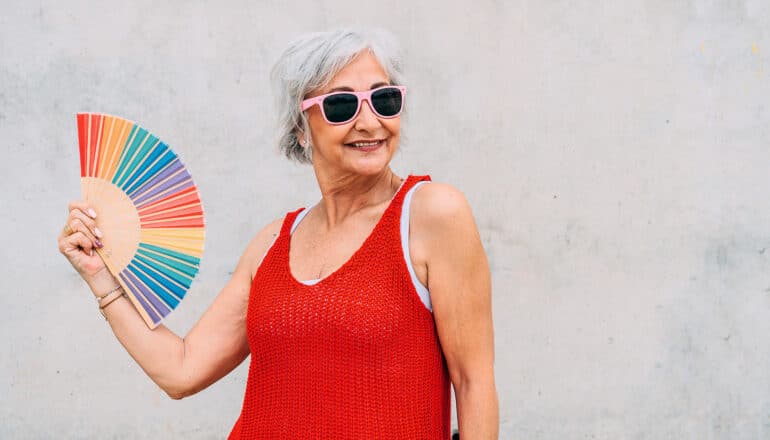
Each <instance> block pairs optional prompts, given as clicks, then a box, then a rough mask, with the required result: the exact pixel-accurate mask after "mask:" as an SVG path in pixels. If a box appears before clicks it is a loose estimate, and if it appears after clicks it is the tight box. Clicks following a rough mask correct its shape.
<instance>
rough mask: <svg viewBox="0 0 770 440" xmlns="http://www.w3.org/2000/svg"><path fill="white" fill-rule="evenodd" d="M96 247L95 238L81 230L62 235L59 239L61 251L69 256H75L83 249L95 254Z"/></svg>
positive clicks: (86, 252)
mask: <svg viewBox="0 0 770 440" xmlns="http://www.w3.org/2000/svg"><path fill="white" fill-rule="evenodd" d="M94 247H95V244H94V242H93V240H91V239H90V238H89V237H88V236H87V235H86V234H84V233H83V232H80V231H78V232H75V233H72V234H70V235H68V236H66V237H62V238H61V239H60V240H59V252H61V253H62V254H64V255H65V256H68V257H73V256H75V254H77V253H79V252H81V251H82V252H84V253H85V254H87V255H90V256H93V255H94Z"/></svg>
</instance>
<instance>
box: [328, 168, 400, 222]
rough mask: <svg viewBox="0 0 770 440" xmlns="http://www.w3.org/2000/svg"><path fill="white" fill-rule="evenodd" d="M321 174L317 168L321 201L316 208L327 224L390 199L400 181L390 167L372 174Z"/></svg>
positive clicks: (340, 220) (342, 219)
mask: <svg viewBox="0 0 770 440" xmlns="http://www.w3.org/2000/svg"><path fill="white" fill-rule="evenodd" d="M322 174H323V173H319V170H316V178H317V179H318V186H319V188H320V189H321V202H320V203H319V204H318V207H317V208H318V210H319V214H320V216H319V217H321V218H323V219H325V220H326V222H327V227H328V228H332V227H334V226H335V225H337V224H339V223H341V222H342V221H344V220H345V219H346V218H347V217H349V216H351V215H353V214H355V213H356V212H358V211H360V210H362V209H365V208H367V207H369V206H374V205H377V204H380V203H384V202H387V201H389V200H390V199H391V198H392V197H393V195H394V194H395V193H396V191H397V190H398V188H399V186H400V185H401V182H402V179H401V178H400V177H398V176H396V174H395V173H393V171H392V170H391V169H390V167H386V168H385V169H384V170H383V171H382V172H380V173H378V174H375V175H371V176H362V175H356V174H348V175H338V176H326V175H322Z"/></svg>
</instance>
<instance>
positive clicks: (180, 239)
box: [77, 113, 204, 328]
mask: <svg viewBox="0 0 770 440" xmlns="http://www.w3.org/2000/svg"><path fill="white" fill-rule="evenodd" d="M77 121H78V138H79V143H80V176H81V187H82V191H83V198H84V199H85V200H86V201H87V202H88V203H89V204H90V205H91V206H93V208H94V209H95V210H96V212H97V218H96V224H97V226H98V227H99V229H100V230H101V231H102V232H103V233H104V238H103V239H102V243H103V244H104V247H103V248H101V249H97V252H99V254H100V255H101V257H102V259H103V260H104V262H105V264H106V266H107V268H108V269H109V271H110V272H112V274H113V275H114V276H115V278H117V279H118V282H120V284H121V286H123V289H124V290H125V291H126V293H127V294H128V297H129V298H130V299H131V302H132V303H133V304H134V307H136V309H137V310H138V311H139V314H140V315H142V318H144V321H145V322H146V323H147V325H148V326H149V327H150V328H155V327H157V326H158V324H160V321H161V320H162V319H163V318H164V317H166V316H167V315H168V314H169V313H171V311H172V310H174V309H175V308H176V307H177V306H178V305H179V303H180V301H181V300H182V299H183V298H184V296H185V293H186V292H187V290H188V289H189V288H190V284H191V282H192V279H193V277H195V275H196V274H197V273H198V268H199V265H200V258H201V256H202V254H203V240H204V221H203V207H202V205H201V200H200V197H199V196H198V189H197V187H196V186H195V183H194V182H193V180H192V177H191V176H190V174H189V173H188V172H187V170H186V169H185V166H184V164H182V162H181V161H180V160H179V157H178V156H177V155H176V153H174V152H173V151H172V150H171V149H170V148H169V147H168V145H166V143H164V142H163V141H161V140H160V139H158V138H157V137H156V136H154V135H153V134H151V133H149V132H148V131H147V130H145V129H144V128H142V127H140V126H139V125H137V124H135V123H133V122H131V121H128V120H125V119H122V118H118V117H115V116H109V115H102V114H97V113H78V115H77Z"/></svg>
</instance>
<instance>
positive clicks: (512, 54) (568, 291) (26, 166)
mask: <svg viewBox="0 0 770 440" xmlns="http://www.w3.org/2000/svg"><path fill="white" fill-rule="evenodd" d="M0 3H1V6H2V13H0V139H1V141H0V142H2V149H3V150H2V151H3V152H4V153H5V154H4V160H3V161H0V176H2V177H1V179H2V180H1V182H2V194H3V196H2V197H3V208H4V209H3V215H2V216H0V231H3V233H4V234H5V235H6V238H5V239H4V240H3V242H4V243H5V245H4V246H3V251H2V266H1V267H3V268H4V270H3V275H4V276H3V281H4V283H3V284H4V288H5V292H4V293H3V294H2V295H0V313H1V314H2V319H0V334H2V335H3V339H4V340H5V343H4V347H3V355H2V356H1V357H0V395H1V396H2V398H0V438H53V437H63V438H94V437H100V438H149V437H151V436H154V437H156V438H221V437H223V436H224V435H225V433H226V432H228V430H229V428H230V426H231V425H232V423H233V422H234V421H235V419H236V417H237V415H238V412H239V409H240V405H241V399H242V395H243V389H244V385H245V375H246V365H247V363H244V364H243V365H242V366H241V367H240V368H238V369H237V370H236V371H234V372H233V373H232V374H231V375H229V376H228V377H226V378H225V379H223V380H222V381H221V382H219V383H217V384H216V385H214V386H212V387H211V388H210V389H208V390H206V391H204V392H202V393H200V394H198V395H196V396H194V397H191V398H188V399H185V400H182V401H178V402H177V401H171V400H169V399H168V398H166V397H165V395H164V394H163V393H162V392H161V391H160V390H158V389H157V388H156V387H155V385H154V384H153V383H152V382H151V381H150V380H149V379H147V378H146V377H145V376H144V374H143V372H142V371H141V370H140V369H139V367H137V366H136V365H135V364H134V363H133V361H132V360H131V359H130V358H129V356H128V355H127V354H126V353H125V352H124V351H123V349H122V347H121V346H120V344H119V343H118V342H117V341H116V340H115V339H114V337H113V336H112V333H111V332H110V330H109V328H108V326H107V325H106V323H105V322H104V321H103V320H102V318H101V317H100V316H99V314H98V313H97V309H96V306H95V304H94V302H93V299H92V298H91V295H90V294H89V293H88V292H86V290H85V287H84V285H83V283H82V282H81V281H80V279H79V278H78V277H77V276H76V275H75V273H74V271H73V270H72V269H71V268H70V267H69V266H68V265H67V263H66V262H65V260H64V259H63V258H62V257H61V256H60V255H58V252H57V249H56V243H55V236H56V234H57V233H58V231H59V228H60V227H61V225H62V221H63V220H64V218H65V215H66V202H67V201H68V200H70V199H73V198H76V197H78V193H79V183H78V182H79V180H78V158H77V152H76V130H75V119H74V114H75V113H76V112H77V111H83V110H90V111H101V112H108V113H113V114H117V115H122V116H125V117H128V118H131V119H133V120H136V121H139V122H141V123H142V124H144V125H145V126H146V127H147V128H149V129H150V130H152V131H153V132H155V133H157V134H159V135H161V136H162V137H163V138H164V139H165V140H166V141H168V142H169V143H170V144H171V145H172V146H173V147H174V148H175V149H176V150H177V151H179V152H180V154H181V155H182V158H183V159H184V160H185V162H186V163H187V164H188V166H189V168H190V170H191V172H192V173H193V176H194V177H195V178H196V181H197V183H198V184H199V186H200V190H201V193H202V197H203V200H204V202H205V205H206V209H207V211H208V225H209V228H208V238H207V243H206V247H207V249H206V255H205V257H204V261H203V266H202V269H201V272H200V274H199V278H198V279H197V280H196V282H195V284H194V287H193V289H192V291H191V292H190V293H189V297H188V299H187V300H185V303H184V305H183V306H182V307H181V308H180V309H179V310H178V311H177V312H175V313H174V314H173V315H172V317H171V318H170V319H169V320H168V325H169V327H170V328H172V329H173V330H174V331H176V332H177V333H179V334H184V333H185V332H187V331H188V329H189V328H190V327H191V326H192V325H193V324H194V322H195V321H196V320H197V319H198V318H199V316H200V315H201V314H202V313H203V311H204V310H205V308H206V307H207V305H208V304H209V303H210V302H211V300H212V299H213V298H214V296H215V295H216V293H217V292H218V290H219V289H220V288H221V287H222V286H223V285H224V283H225V280H226V279H227V278H228V276H229V273H230V271H231V270H232V268H233V267H234V265H235V263H236V261H237V258H238V257H239V255H240V253H241V251H242V249H243V248H244V246H245V244H246V243H247V241H248V240H249V239H250V237H251V236H252V235H253V234H254V233H255V232H256V231H257V230H258V229H259V228H261V227H262V225H264V224H265V223H267V222H268V221H270V220H272V219H274V218H276V217H278V216H280V215H282V213H284V212H286V211H288V210H289V209H293V208H295V207H297V206H301V205H304V204H307V203H311V202H313V201H315V200H316V198H317V197H318V193H317V190H316V189H315V183H314V178H313V175H312V173H311V170H310V169H309V168H307V167H302V166H296V165H293V164H290V163H288V162H286V161H285V160H284V159H283V158H282V157H280V156H279V155H278V154H277V153H276V152H275V149H274V147H273V143H272V142H271V139H272V138H271V128H272V125H271V120H272V119H271V114H270V113H271V95H270V90H269V86H268V82H267V71H268V69H269V67H270V65H271V62H272V60H273V59H274V58H275V56H276V55H277V53H278V52H279V51H280V50H281V49H282V48H283V46H284V45H285V44H286V42H287V41H289V39H291V38H292V37H294V36H296V35H297V34H298V33H300V32H302V31H306V30H318V29H326V28H329V27H332V26H336V25H339V24H350V23H365V24H366V23H374V24H378V25H384V26H387V27H390V28H391V29H392V30H393V31H394V32H395V33H396V34H397V35H398V36H399V38H400V39H401V41H402V43H403V45H404V47H405V48H406V49H407V51H408V63H407V69H408V74H409V77H410V82H409V86H410V94H409V100H410V105H411V115H410V116H409V139H408V142H407V143H406V145H404V148H403V151H402V153H401V154H400V155H399V156H398V157H397V159H396V161H395V164H394V166H395V169H396V170H397V171H398V172H399V173H402V174H408V173H410V172H415V173H420V172H428V173H431V174H432V175H433V177H434V179H435V180H439V181H445V182H449V183H452V184H454V185H456V186H458V187H460V188H461V189H462V190H463V191H464V192H465V193H466V195H467V197H468V198H469V199H470V201H471V203H472V205H473V207H474V211H475V214H476V217H477V220H478V224H479V227H480V230H481V234H482V237H483V239H484V244H485V246H486V248H487V251H488V253H489V257H490V261H491V264H492V271H493V280H494V313H495V329H496V347H497V364H496V368H497V378H498V384H499V392H500V403H501V437H502V438H506V439H508V438H526V439H594V438H595V439H619V438H630V439H666V438H670V439H681V438H692V439H696V438H697V439H760V438H770V374H769V373H768V371H770V344H769V343H768V334H770V270H768V269H770V251H768V249H770V203H768V200H767V191H768V189H770V173H768V165H770V131H769V130H770V108H768V103H769V102H770V81H768V78H769V76H770V59H769V58H768V53H770V6H769V5H770V3H768V2H767V1H766V0H751V1H748V0H747V1H737V0H736V1H721V2H720V1H698V0H691V1H676V2H670V1H666V0H650V1H645V2H641V1H634V2H630V1H629V2H578V3H580V4H575V2H566V1H551V2H540V1H526V2H525V1H510V2H509V1H485V0H479V1H477V2H474V4H473V5H471V2H459V1H448V2H447V1H426V2H406V1H404V2H385V3H379V4H366V5H364V4H363V3H360V2H357V1H352V0H338V1H319V2H302V3H299V2H297V3H294V4H287V3H286V2H278V1H266V2H256V1H227V2H203V1H172V2H161V1H153V2H150V1H137V2H114V3H113V2H86V1H70V2H66V4H67V6H64V3H62V2H54V1H41V2H36V1H34V2H33V1H9V0H2V1H0Z"/></svg>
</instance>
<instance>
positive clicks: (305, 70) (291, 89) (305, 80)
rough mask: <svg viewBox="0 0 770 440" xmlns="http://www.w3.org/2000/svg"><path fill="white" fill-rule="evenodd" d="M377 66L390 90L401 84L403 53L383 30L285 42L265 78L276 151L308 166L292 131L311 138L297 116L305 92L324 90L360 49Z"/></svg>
mask: <svg viewBox="0 0 770 440" xmlns="http://www.w3.org/2000/svg"><path fill="white" fill-rule="evenodd" d="M365 49H368V50H369V51H370V52H371V53H372V54H373V55H374V57H375V58H376V59H377V61H379V63H380V65H381V66H382V68H383V69H384V70H385V73H387V75H388V77H390V81H391V83H392V84H393V85H403V72H402V61H401V60H402V54H401V50H400V47H399V45H398V42H397V41H396V39H395V38H394V37H393V35H392V34H391V33H389V32H387V31H384V30H379V29H378V30H366V31H363V30H359V29H339V30H334V31H329V32H315V33H310V34H305V35H302V36H301V37H299V38H297V39H296V40H294V41H292V42H291V43H289V47H288V48H286V50H285V51H284V52H283V54H282V55H281V56H280V57H279V58H278V61H277V62H276V63H275V65H274V66H273V70H272V72H271V74H270V77H271V80H272V83H273V89H274V91H275V93H276V105H277V115H278V146H279V148H280V150H281V152H283V153H284V154H285V155H286V157H288V158H289V159H294V160H296V161H298V162H300V163H310V162H311V159H312V148H311V147H310V145H308V147H307V148H303V147H302V146H301V145H300V144H299V140H298V139H297V135H296V131H297V130H299V131H301V132H302V133H305V135H306V136H307V138H308V142H309V139H310V136H309V135H308V134H309V126H308V123H307V118H306V117H305V114H304V113H303V112H301V111H300V105H301V103H302V100H303V99H305V97H306V96H307V94H308V93H310V92H312V91H313V90H316V89H318V88H321V87H324V86H326V85H328V84H329V82H331V80H332V78H333V77H334V76H335V75H336V74H337V73H339V71H340V70H342V69H343V68H344V67H345V66H346V65H348V63H350V62H351V61H352V60H353V58H355V56H356V55H357V54H358V53H359V52H361V51H362V50H365Z"/></svg>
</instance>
